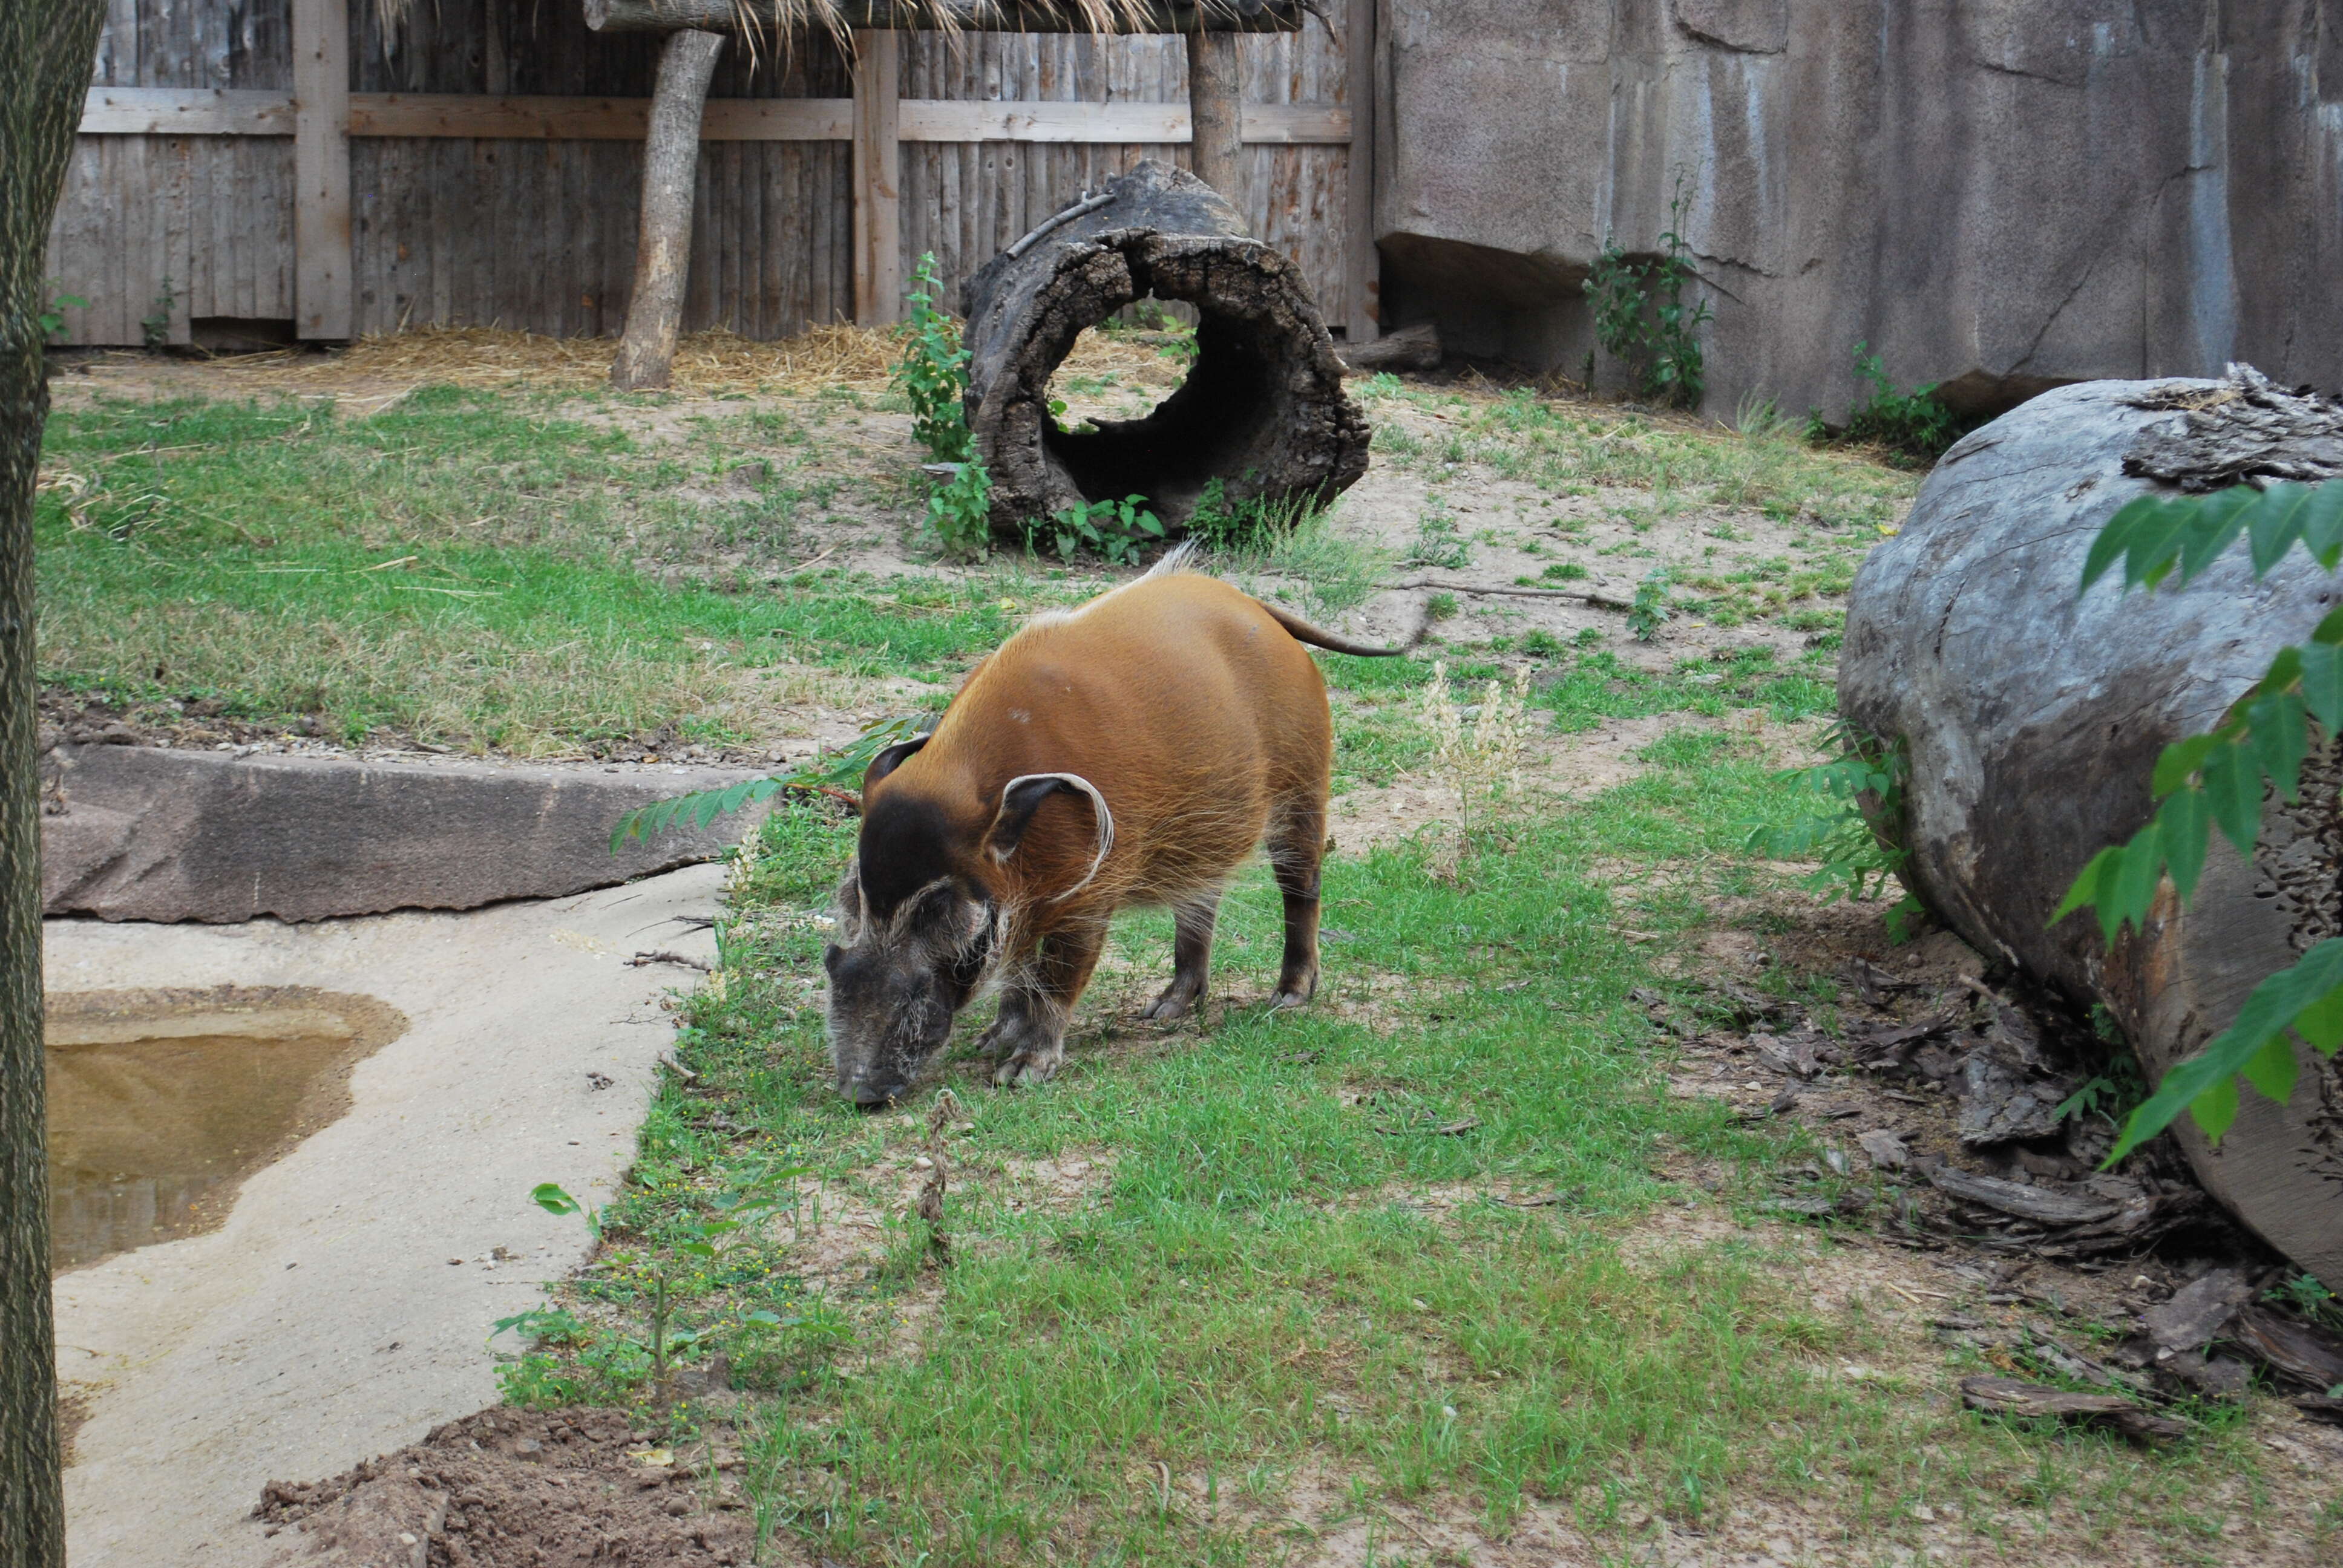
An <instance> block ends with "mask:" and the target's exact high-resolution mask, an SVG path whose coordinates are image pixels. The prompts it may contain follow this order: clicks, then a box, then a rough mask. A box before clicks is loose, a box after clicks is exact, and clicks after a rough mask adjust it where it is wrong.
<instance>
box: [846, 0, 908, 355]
mask: <svg viewBox="0 0 2343 1568" xmlns="http://www.w3.org/2000/svg"><path fill="white" fill-rule="evenodd" d="M854 52H855V65H854V319H855V320H856V321H857V322H858V323H859V324H860V325H861V326H864V327H881V326H884V325H886V324H887V323H889V322H890V321H894V320H896V319H898V317H900V314H901V311H902V302H903V259H902V249H903V213H902V202H903V156H902V147H901V146H900V129H901V117H900V108H901V102H902V101H901V98H900V70H899V64H898V63H899V61H900V57H901V54H902V49H901V44H900V40H899V39H898V37H897V35H895V34H893V33H891V32H886V33H857V34H856V35H854Z"/></svg>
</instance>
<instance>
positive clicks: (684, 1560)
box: [255, 1410, 756, 1568]
mask: <svg viewBox="0 0 2343 1568" xmlns="http://www.w3.org/2000/svg"><path fill="white" fill-rule="evenodd" d="M676 1458H677V1456H676V1455H673V1454H671V1453H669V1452H668V1451H667V1450H665V1449H663V1448H659V1447H655V1446H654V1445H653V1444H652V1442H651V1440H650V1434H649V1433H648V1432H640V1431H638V1430H636V1429H634V1428H632V1427H631V1426H630V1425H629V1423H628V1418H627V1417H626V1416H625V1415H624V1414H622V1413H620V1412H616V1411H608V1410H561V1411H549V1412H538V1411H516V1410H484V1411H482V1412H479V1413H478V1415H473V1416H468V1417H466V1418H465V1419H463V1420H461V1421H455V1422H448V1423H447V1425H445V1426H442V1427H440V1428H438V1429H437V1430H436V1431H434V1432H432V1433H431V1435H430V1436H429V1437H427V1438H426V1439H424V1440H423V1442H419V1443H417V1444H416V1445H415V1446H414V1447H412V1448H403V1449H401V1450H399V1451H398V1452H397V1453H393V1454H389V1455H387V1456H386V1457H384V1458H381V1459H375V1460H369V1461H367V1462H366V1463H364V1464H361V1465H359V1466H358V1467H357V1469H355V1470H351V1471H347V1472H346V1473H343V1474H340V1475H337V1476H335V1477H334V1478H333V1479H332V1480H330V1481H320V1482H317V1483H310V1484H307V1485H305V1484H302V1483H297V1482H286V1481H272V1482H270V1483H268V1485H267V1486H266V1487H265V1488H264V1489H263V1490H262V1492H261V1499H260V1506H259V1508H258V1509H257V1510H256V1511H255V1513H256V1517H257V1518H260V1519H262V1520H265V1521H266V1522H267V1523H269V1524H270V1525H271V1526H272V1528H271V1529H270V1531H269V1533H270V1534H271V1535H275V1536H277V1537H278V1538H279V1539H280V1542H282V1543H285V1544H286V1545H287V1546H289V1547H290V1548H291V1550H289V1551H287V1552H286V1553H283V1554H282V1556H281V1557H280V1559H279V1560H280V1561H281V1562H284V1563H300V1562H306V1561H318V1560H323V1561H328V1562H337V1563H365V1564H368V1565H370V1568H371V1565H373V1564H383V1565H385V1568H389V1565H391V1564H397V1568H570V1565H571V1564H588V1563H590V1564H594V1565H596V1568H608V1564H613V1563H659V1564H661V1565H662V1568H668V1565H673V1568H719V1565H723V1568H731V1565H735V1564H740V1565H745V1564H746V1563H749V1560H750V1554H751V1549H752V1547H753V1546H754V1544H755V1534H756V1533H755V1530H754V1528H753V1526H752V1525H751V1524H750V1523H749V1515H748V1513H746V1512H745V1509H744V1505H743V1504H742V1503H741V1502H740V1500H739V1493H738V1491H737V1489H734V1488H733V1487H731V1485H730V1484H729V1480H728V1478H727V1477H726V1475H725V1474H724V1473H723V1471H722V1469H720V1468H718V1469H713V1470H709V1469H705V1468H695V1467H692V1466H689V1465H686V1464H682V1463H678V1462H676Z"/></svg>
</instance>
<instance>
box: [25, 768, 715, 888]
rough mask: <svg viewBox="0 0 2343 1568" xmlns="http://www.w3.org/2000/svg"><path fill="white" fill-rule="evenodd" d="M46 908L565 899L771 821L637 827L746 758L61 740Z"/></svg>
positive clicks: (46, 828)
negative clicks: (227, 750)
mask: <svg viewBox="0 0 2343 1568" xmlns="http://www.w3.org/2000/svg"><path fill="white" fill-rule="evenodd" d="M41 760H42V789H41V794H42V802H43V809H44V812H45V815H44V816H43V817H42V819H41V856H42V878H41V891H42V899H43V908H44V910H45V912H46V913H48V914H51V915H70V914H87V915H96V916H99V917H100V918H102V919H105V920H207V921H216V922H219V921H229V922H232V921H238V920H254V919H256V918H258V917H260V916H264V915H273V916H275V917H276V918H277V919H278V920H327V919H330V918H333V917H335V916H340V915H370V914H378V913H381V912H382V911H385V910H469V909H477V908H478V907H479V906H481V905H483V904H492V903H497V902H499V901H501V900H507V899H547V898H559V897H562V896H565V895H567V894H570V893H578V892H584V891H585V890H588V889H589V888H604V887H608V886H611V885H612V884H614V883H618V882H625V881H631V880H633V879H635V878H638V877H645V876H649V875H650V874H652V873H653V872H657V871H667V870H672V869H675V868H676V867H678V866H682V865H688V864H689V863H691V862H693V861H695V860H705V859H710V858H712V857H713V856H715V855H716V854H718V853H719V852H720V851H721V850H722V849H724V848H725V846H727V845H729V844H732V843H737V842H738V841H739V838H740V835H741V834H742V832H743V831H745V830H746V829H747V827H748V825H749V822H750V821H752V820H753V818H751V817H749V816H747V815H735V816H729V817H720V818H719V819H717V820H716V821H715V823H714V824H713V825H712V826H711V828H710V829H709V831H707V832H704V833H703V832H695V831H684V832H674V833H668V834H664V835H662V836H660V837H659V838H658V839H653V840H651V841H650V842H649V843H645V842H643V841H642V840H640V839H636V840H634V841H631V842H629V843H628V846H627V847H626V849H624V850H622V851H621V852H620V853H618V854H617V855H613V854H611V853H610V848H609V844H610V831H611V829H612V828H613V827H614V826H615V825H616V824H617V822H618V819H619V818H620V817H622V816H623V815H625V814H626V813H627V812H628V811H630V810H632V809H635V808H636V807H638V806H643V805H648V804H649V803H650V802H652V801H654V800H660V799H667V798H669V797H670V796H674V795H681V794H686V793H689V792H690V791H692V790H697V789H712V788H720V787H721V786H724V785H727V784H730V783H734V782H737V781H739V779H746V778H750V777H753V775H752V774H750V773H749V772H747V771H744V770H741V769H706V768H698V769H674V770H672V771H667V770H659V771H653V770H649V769H628V770H626V771H624V772H604V771H603V770H602V769H599V768H560V767H507V766H500V765H498V764H494V763H486V762H446V763H437V762H434V763H416V762H364V761H357V760H355V759H329V758H304V757H275V756H257V757H245V758H237V757H234V756H229V755H225V754H221V753H216V752H208V751H173V750H165V749H153V748H147V747H139V746H71V745H65V746H59V747H56V748H55V749H53V750H52V751H50V752H49V753H48V754H47V755H46V756H45V757H44V758H43V759H41Z"/></svg>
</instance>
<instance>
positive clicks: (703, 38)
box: [610, 31, 724, 392]
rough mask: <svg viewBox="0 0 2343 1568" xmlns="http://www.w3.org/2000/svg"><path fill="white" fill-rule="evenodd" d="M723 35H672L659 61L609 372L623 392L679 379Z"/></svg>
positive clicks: (696, 33) (615, 384) (614, 383)
mask: <svg viewBox="0 0 2343 1568" xmlns="http://www.w3.org/2000/svg"><path fill="white" fill-rule="evenodd" d="M723 52H724V35H723V34H721V33H701V32H696V31H685V32H679V33H674V34H670V35H669V37H668V41H667V46H666V48H665V49H663V50H661V51H660V54H659V85H658V87H657V88H656V89H654V91H653V93H652V95H651V123H650V130H649V134H648V135H647V136H644V138H643V212H642V230H641V234H640V236H639V238H638V239H637V240H636V242H635V291H634V293H633V294H632V295H630V296H628V299H627V330H626V335H625V336H624V337H621V338H620V339H619V340H618V358H617V359H616V360H614V361H612V362H611V365H610V385H611V386H613V387H617V388H618V390H619V391H621V392H635V391H640V390H642V389H643V388H645V387H665V386H667V385H668V384H669V381H671V380H672V379H673V372H674V369H675V337H676V332H677V330H678V328H679V327H680V326H681V324H682V321H683V286H684V283H685V281H686V280H687V279H688V278H689V276H690V274H691V199H692V192H693V188H694V186H696V185H697V184H698V181H699V115H700V110H701V109H702V108H704V107H705V106H707V103H708V83H709V78H710V77H712V76H714V75H716V57H717V56H718V55H721V54H722V53H723Z"/></svg>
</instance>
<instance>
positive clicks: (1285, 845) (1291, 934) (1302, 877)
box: [1269, 791, 1326, 1010]
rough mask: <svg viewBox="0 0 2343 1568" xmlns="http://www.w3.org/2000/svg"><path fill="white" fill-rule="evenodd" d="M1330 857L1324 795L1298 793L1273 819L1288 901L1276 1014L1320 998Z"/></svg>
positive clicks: (1274, 856) (1274, 853)
mask: <svg viewBox="0 0 2343 1568" xmlns="http://www.w3.org/2000/svg"><path fill="white" fill-rule="evenodd" d="M1325 854H1326V800H1325V797H1324V796H1323V795H1322V794H1317V793H1309V794H1303V793H1301V792H1298V791H1297V792H1296V793H1295V794H1294V795H1292V796H1290V797H1288V798H1287V799H1285V800H1283V801H1282V802H1280V803H1279V805H1278V807H1277V809H1276V810H1275V811H1274V812H1273V813H1272V816H1271V819H1270V829H1269V864H1270V869H1272V870H1273V871H1275V872H1276V874H1277V890H1278V891H1279V892H1280V893H1282V894H1283V895H1284V897H1285V957H1284V961H1283V962H1282V963H1281V964H1280V965H1279V966H1278V972H1277V992H1276V994H1275V995H1273V996H1272V997H1271V998H1270V999H1269V1005H1270V1007H1271V1008H1272V1010H1273V1009H1277V1008H1284V1007H1301V1006H1302V1005H1303V1004H1305V1003H1307V1002H1308V1001H1309V1000H1310V999H1311V998H1312V997H1313V996H1315V995H1317V994H1318V866H1319V862H1320V861H1321V860H1322V859H1324V858H1325Z"/></svg>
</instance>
